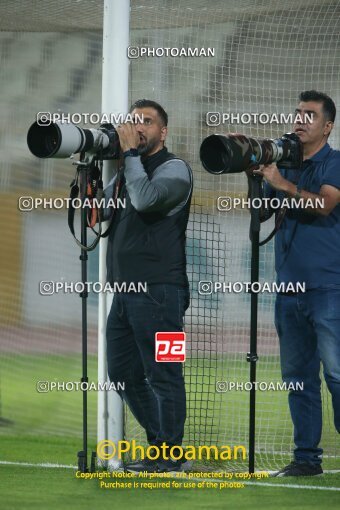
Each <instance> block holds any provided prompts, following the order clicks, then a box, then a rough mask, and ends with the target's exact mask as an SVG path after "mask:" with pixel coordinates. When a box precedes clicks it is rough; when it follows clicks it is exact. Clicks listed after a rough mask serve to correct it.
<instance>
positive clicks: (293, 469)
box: [273, 460, 323, 477]
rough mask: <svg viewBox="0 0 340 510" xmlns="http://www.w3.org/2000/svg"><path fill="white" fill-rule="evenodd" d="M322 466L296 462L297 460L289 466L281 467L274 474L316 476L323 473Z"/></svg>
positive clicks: (278, 475)
mask: <svg viewBox="0 0 340 510" xmlns="http://www.w3.org/2000/svg"><path fill="white" fill-rule="evenodd" d="M322 473H323V471H322V467H321V465H320V464H308V463H307V462H303V463H302V462H296V461H295V460H294V461H293V462H291V463H290V464H288V466H286V467H284V468H282V469H280V471H277V472H276V473H274V474H273V476H277V477H280V476H316V475H322Z"/></svg>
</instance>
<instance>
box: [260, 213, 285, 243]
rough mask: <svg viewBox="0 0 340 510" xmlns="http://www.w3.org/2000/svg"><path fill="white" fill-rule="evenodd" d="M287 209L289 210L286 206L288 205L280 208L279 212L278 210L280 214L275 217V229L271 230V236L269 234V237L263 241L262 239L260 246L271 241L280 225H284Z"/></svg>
mask: <svg viewBox="0 0 340 510" xmlns="http://www.w3.org/2000/svg"><path fill="white" fill-rule="evenodd" d="M286 211H287V207H286V206H285V207H282V208H281V209H280V210H279V212H278V214H277V217H276V219H275V226H274V228H273V230H272V231H271V233H270V234H269V236H268V237H266V238H265V239H264V240H263V241H261V242H260V243H259V246H263V245H264V244H267V243H269V241H270V240H271V239H273V237H274V236H275V234H276V232H277V231H278V230H279V228H280V227H281V225H282V222H283V219H284V217H285V215H286Z"/></svg>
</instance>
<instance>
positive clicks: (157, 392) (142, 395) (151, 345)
mask: <svg viewBox="0 0 340 510" xmlns="http://www.w3.org/2000/svg"><path fill="white" fill-rule="evenodd" d="M188 306H189V290H188V289H186V288H183V287H179V286H177V285H172V284H153V285H148V292H146V293H145V292H141V293H132V292H130V293H117V294H115V296H114V298H113V302H112V307H111V311H110V314H109V317H108V321H107V330H106V334H107V361H108V372H109V377H110V380H111V381H112V382H114V383H115V384H117V382H124V383H125V389H124V390H120V391H119V394H120V396H121V397H122V398H123V399H124V400H125V402H126V403H127V405H128V406H129V408H130V410H131V411H132V413H133V414H134V416H135V417H136V419H137V420H138V422H139V423H140V425H141V426H142V427H143V428H144V429H145V431H146V434H147V440H148V442H149V444H152V445H161V444H162V443H163V442H164V443H166V444H167V445H169V446H170V447H171V446H175V445H181V444H182V439H183V434H184V423H185V418H186V398H185V386H184V378H183V371H182V363H180V362H169V363H168V362H156V361H155V333H156V332H160V331H170V332H173V331H182V330H183V318H184V314H185V310H186V309H187V308H188Z"/></svg>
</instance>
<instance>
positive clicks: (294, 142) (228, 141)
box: [200, 133, 303, 174]
mask: <svg viewBox="0 0 340 510" xmlns="http://www.w3.org/2000/svg"><path fill="white" fill-rule="evenodd" d="M302 157H303V149H302V144H301V142H300V139H299V137H298V136H297V135H296V134H295V133H287V134H285V135H283V136H282V137H281V138H278V139H275V140H272V139H270V138H262V139H260V138H252V137H247V136H245V135H241V134H227V135H210V136H208V137H207V138H205V139H204V140H203V142H202V144H201V147H200V159H201V162H202V165H203V167H204V168H205V169H206V170H207V171H208V172H210V173H212V174H224V173H227V174H229V173H238V172H243V171H245V170H247V169H248V168H250V167H251V166H255V165H266V164H269V163H277V162H280V166H281V167H285V168H300V167H301V165H302Z"/></svg>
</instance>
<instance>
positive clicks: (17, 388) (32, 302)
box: [0, 0, 340, 469]
mask: <svg viewBox="0 0 340 510" xmlns="http://www.w3.org/2000/svg"><path fill="white" fill-rule="evenodd" d="M19 7H20V8H19ZM0 14H1V16H0V30H1V31H0V39H1V51H2V65H1V84H2V95H1V99H0V105H1V111H2V118H1V128H0V129H1V137H0V158H1V166H2V170H1V177H0V178H1V187H0V193H1V205H2V208H3V212H2V219H3V221H2V225H1V229H2V240H3V246H2V251H3V255H4V256H3V263H2V264H1V266H0V272H1V278H0V281H1V289H0V302H1V309H0V320H1V324H2V328H1V346H0V349H1V364H0V413H1V414H0V419H1V423H2V426H0V434H23V433H26V434H27V433H29V434H32V435H35V436H40V437H45V436H63V437H70V438H73V437H74V438H78V437H80V436H81V432H82V428H81V393H80V392H77V391H69V392H68V391H54V392H49V393H48V394H42V393H41V392H39V391H36V384H37V383H38V382H39V381H77V380H79V378H80V375H81V358H80V352H81V334H80V327H81V320H80V310H81V305H80V300H79V297H78V296H77V295H76V294H65V293H63V294H55V295H50V296H43V295H41V294H39V282H40V281H63V280H64V281H73V282H75V281H79V280H80V266H79V253H78V251H79V250H78V247H77V246H76V245H75V243H74V242H73V240H72V237H71V236H70V234H69V231H68V228H67V211H66V210H65V209H63V210H46V209H36V210H33V211H30V212H23V211H20V210H19V209H18V198H19V197H20V196H30V197H33V198H36V197H41V196H44V197H60V196H61V197H66V196H68V189H69V188H68V186H69V183H70V181H71V180H72V178H73V174H74V167H72V166H71V163H70V162H69V161H62V160H53V159H47V160H38V159H36V158H33V156H32V155H31V154H30V153H29V151H28V149H27V145H26V134H27V130H28V127H29V126H30V124H31V123H32V122H33V121H34V119H35V116H36V113H37V112H39V111H53V112H56V111H58V110H60V111H62V112H70V113H73V112H100V111H101V107H100V105H101V97H100V95H101V64H102V62H101V55H102V16H103V8H102V4H101V2H98V3H94V2H92V1H90V0H84V1H82V2H70V1H67V0H61V1H59V2H52V1H50V0H45V1H44V2H43V1H36V2H34V4H33V5H32V3H31V2H29V1H26V0H22V1H17V2H10V1H7V0H5V1H2V2H1V5H0ZM339 28H340V4H339V2H338V1H337V0H317V1H315V0H304V1H302V0H294V1H291V0H287V1H286V2H284V3H282V2H279V1H278V0H270V1H269V0H252V1H250V0H223V1H222V0H216V1H215V2H207V1H203V0H195V1H194V0H176V1H175V0H159V1H157V2H156V1H154V0H144V1H143V2H141V1H139V0H132V1H131V19H130V46H131V48H132V49H134V51H139V52H140V53H141V49H142V48H144V49H146V54H144V55H141V54H140V56H139V57H137V58H131V59H130V71H129V85H130V86H129V99H130V102H131V103H132V102H133V101H135V100H136V99H138V98H149V99H153V100H155V101H157V102H159V103H160V104H161V105H162V106H163V107H164V109H165V110H166V111H167V112H168V114H169V135H168V138H167V147H168V148H169V150H171V152H174V153H175V154H176V155H178V156H179V157H181V158H183V159H185V160H186V161H188V162H189V164H190V165H191V167H192V169H193V172H194V195H193V202H192V208H191V215H190V220H189V225H188V231H187V256H188V275H189V280H190V287H191V306H190V308H189V310H188V311H187V314H186V318H185V329H186V333H187V348H188V353H187V362H186V363H185V380H186V390H187V401H188V404H187V421H186V429H185V438H184V444H194V445H245V446H246V447H247V445H248V433H249V432H248V429H249V391H246V389H243V391H241V390H240V389H236V388H235V389H233V390H231V389H230V390H228V391H226V388H227V384H228V383H246V382H247V381H249V364H248V363H247V361H246V353H247V352H248V351H249V324H250V294H248V293H246V292H228V291H226V292H222V291H221V290H219V291H218V292H212V293H209V292H210V290H209V285H214V284H215V283H216V282H217V283H219V282H220V283H223V282H225V283H230V282H249V281H250V248H251V246H250V241H249V222H250V218H249V213H248V211H247V210H246V209H242V208H232V209H231V210H228V209H229V208H228V207H226V206H225V204H226V203H227V202H226V198H227V201H228V200H229V199H233V198H242V197H243V198H246V194H247V180H246V177H245V175H244V174H242V173H241V174H231V175H220V176H215V175H211V174H209V173H207V172H206V171H205V170H204V169H203V168H202V165H201V163H200V160H199V147H200V144H201V141H202V140H203V139H204V138H205V137H206V136H208V135H209V134H213V133H217V132H218V133H221V132H222V133H227V132H231V133H235V132H238V133H244V134H246V135H252V136H255V137H261V136H265V137H270V138H276V137H278V136H281V135H282V134H283V133H285V132H288V131H290V129H291V126H290V125H282V124H277V123H275V122H273V123H265V124H264V123H260V122H247V118H248V117H247V116H243V123H242V122H241V118H240V121H238V120H237V115H239V116H241V115H242V114H247V113H254V114H256V113H257V114H259V113H268V114H270V115H271V114H275V113H276V114H279V113H285V114H289V113H291V112H293V111H294V109H295V107H296V104H297V100H298V94H299V92H300V91H302V90H307V89H312V88H313V89H316V90H320V91H324V92H326V93H328V94H329V95H330V96H331V97H332V98H333V100H334V101H335V103H336V104H337V105H339V104H340V85H339V79H338V78H339V72H340V61H339V46H340V38H339ZM117 44H119V40H117ZM169 48H177V49H179V50H180V49H186V50H188V48H191V49H192V50H194V49H195V48H198V52H200V50H201V49H205V50H208V49H212V50H213V55H211V52H210V55H207V56H205V55H204V51H203V52H201V54H200V55H199V54H198V55H196V56H185V55H183V54H182V55H180V54H179V53H180V52H178V54H177V56H176V51H175V52H172V55H171V54H168V53H169V50H168V49H169ZM136 49H137V50H136ZM152 49H153V50H154V51H150V50H152ZM156 50H157V51H158V54H157V51H156ZM122 51H126V49H125V48H123V49H122ZM207 53H208V52H207ZM133 55H134V56H136V55H135V54H133ZM116 79H117V80H119V72H117V76H116ZM208 112H211V113H213V114H218V115H217V116H216V115H215V116H214V115H212V116H211V115H210V116H209V117H208V116H207V114H208ZM223 114H229V115H231V114H233V115H234V118H233V122H230V117H229V121H227V120H226V117H227V115H225V116H224V118H223ZM219 116H220V121H221V123H220V124H218V122H219ZM235 119H236V120H235ZM223 120H224V122H223ZM209 124H210V125H209ZM88 127H90V126H88ZM330 144H331V145H332V146H333V147H335V148H337V147H338V146H339V128H338V127H335V129H334V131H333V133H332V136H331V139H330ZM272 227H273V225H272V223H271V221H269V222H267V223H266V224H263V225H262V227H261V237H262V238H264V237H265V236H266V235H267V234H268V233H269V232H270V231H271V229H272ZM88 279H89V281H97V279H98V252H93V253H91V254H90V259H89V278H88ZM260 281H261V282H274V281H275V273H274V255H273V241H271V242H270V243H268V244H266V245H265V246H264V247H262V248H261V250H260ZM202 282H206V283H205V285H206V286H205V287H204V285H203V284H202ZM207 282H208V283H207ZM209 282H210V283H209ZM274 298H275V296H274V295H273V294H271V293H263V294H262V293H261V294H260V295H259V318H258V354H259V361H258V363H257V380H258V381H262V382H264V383H268V384H269V383H270V382H275V383H276V382H280V381H281V375H280V360H279V350H278V339H277V335H276V332H275V328H274V324H273V319H274V308H273V306H274ZM97 313H98V296H97V295H94V294H91V295H90V297H89V378H90V380H96V377H97V372H96V370H97V369H96V364H97ZM263 387H265V385H264V386H263ZM244 388H245V387H244ZM322 396H323V437H322V444H321V446H322V447H323V448H324V459H325V462H324V465H325V467H326V468H327V467H328V468H331V467H334V466H335V467H339V465H338V464H337V463H336V462H337V461H336V456H337V455H339V446H337V435H336V432H335V429H334V425H333V411H332V405H331V399H330V395H329V393H328V391H327V389H326V387H325V384H324V382H323V387H322ZM287 397H288V392H287V391H274V390H270V391H257V394H256V402H257V403H256V452H257V455H256V467H257V468H258V469H275V468H277V467H282V465H283V463H287V461H289V459H290V457H291V452H292V448H293V440H292V435H293V430H292V424H291V420H290V416H289V411H288V401H287ZM96 398H97V396H96V395H95V394H94V393H90V394H89V399H90V402H89V409H90V411H89V437H90V439H91V440H92V441H93V443H94V444H95V440H96ZM125 414H126V420H125V434H126V439H132V438H134V439H136V440H137V441H138V442H139V444H145V434H144V431H143V430H142V429H141V428H140V427H139V426H138V424H137V423H136V422H135V420H134V419H133V417H132V416H131V414H130V412H129V411H128V410H127V409H126V413H125ZM108 439H109V438H108ZM229 465H231V463H230V464H229ZM232 467H233V468H235V469H239V468H243V467H246V465H245V464H243V465H242V464H239V465H237V464H235V463H233V464H232Z"/></svg>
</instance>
